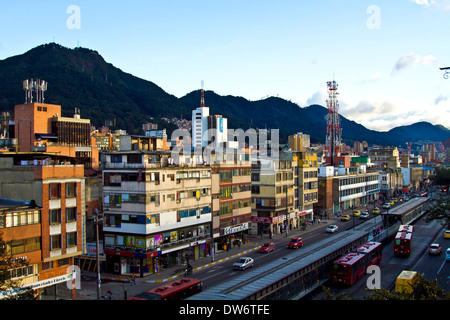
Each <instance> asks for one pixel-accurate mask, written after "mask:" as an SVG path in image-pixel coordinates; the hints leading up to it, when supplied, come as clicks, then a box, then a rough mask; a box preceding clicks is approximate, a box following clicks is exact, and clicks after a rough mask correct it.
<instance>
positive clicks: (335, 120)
mask: <svg viewBox="0 0 450 320" xmlns="http://www.w3.org/2000/svg"><path fill="white" fill-rule="evenodd" d="M327 86H328V99H327V108H328V115H327V116H326V119H327V135H326V138H325V157H326V160H327V163H330V164H331V165H332V166H333V165H335V164H336V163H335V158H336V157H340V156H341V153H342V129H341V126H340V119H339V102H338V99H337V95H338V92H337V87H338V85H337V83H336V81H334V80H333V81H328V82H327Z"/></svg>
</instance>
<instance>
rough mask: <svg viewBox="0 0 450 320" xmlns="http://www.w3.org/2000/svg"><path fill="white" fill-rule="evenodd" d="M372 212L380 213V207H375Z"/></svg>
mask: <svg viewBox="0 0 450 320" xmlns="http://www.w3.org/2000/svg"><path fill="white" fill-rule="evenodd" d="M372 213H373V214H379V213H380V208H378V207H375V209H373V211H372Z"/></svg>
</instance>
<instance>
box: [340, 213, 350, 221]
mask: <svg viewBox="0 0 450 320" xmlns="http://www.w3.org/2000/svg"><path fill="white" fill-rule="evenodd" d="M349 220H350V216H349V215H348V214H347V215H345V216H342V217H341V221H349Z"/></svg>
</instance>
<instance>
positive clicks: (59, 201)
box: [0, 152, 85, 299]
mask: <svg viewBox="0 0 450 320" xmlns="http://www.w3.org/2000/svg"><path fill="white" fill-rule="evenodd" d="M62 160H63V159H62V158H61V157H59V156H52V155H49V154H44V153H36V152H32V153H10V154H2V155H1V156H0V197H1V198H9V199H16V200H34V201H35V203H36V204H37V205H38V206H39V207H40V208H41V210H40V231H39V230H37V228H36V227H35V226H33V229H32V230H30V231H29V232H30V234H31V235H35V236H36V237H40V262H37V265H38V266H37V270H36V271H37V273H36V275H35V279H34V280H35V281H34V282H33V286H34V288H36V290H37V292H38V295H39V297H40V298H43V299H44V298H46V297H57V296H60V294H61V292H62V294H66V295H67V292H64V291H67V289H66V288H67V286H66V281H67V280H68V277H69V276H70V271H69V267H70V266H72V265H74V264H75V263H74V258H75V257H77V256H79V255H81V254H82V252H83V251H84V249H85V235H84V234H85V230H84V220H85V200H84V199H85V196H84V192H85V190H84V189H85V178H84V166H83V165H73V164H70V163H69V162H68V160H67V159H64V161H62ZM62 162H63V163H64V164H58V163H62ZM35 229H36V230H35ZM8 231H9V230H8ZM17 232H20V230H19V229H17ZM39 234H40V235H39ZM17 235H18V234H12V236H17ZM28 236H29V235H28V234H27V237H28ZM24 254H28V252H24ZM33 259H34V260H33V261H34V262H35V261H36V259H37V258H36V257H34V258H33ZM47 283H48V284H51V285H48V286H46V285H45V284H47ZM52 283H56V285H55V284H52ZM69 294H70V295H71V297H72V298H74V297H75V287H73V289H72V291H71V292H70V293H69Z"/></svg>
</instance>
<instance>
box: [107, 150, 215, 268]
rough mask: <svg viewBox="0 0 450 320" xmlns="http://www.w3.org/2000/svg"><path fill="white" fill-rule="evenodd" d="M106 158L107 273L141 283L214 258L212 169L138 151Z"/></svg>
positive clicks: (162, 152) (121, 152)
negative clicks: (166, 271) (139, 279)
mask: <svg viewBox="0 0 450 320" xmlns="http://www.w3.org/2000/svg"><path fill="white" fill-rule="evenodd" d="M132 145H133V144H132ZM136 146H139V143H138V144H137V145H136ZM121 150H124V149H122V148H121ZM103 156H104V159H103V160H102V165H103V167H104V169H103V208H104V225H103V232H104V253H105V255H106V265H107V272H113V273H119V274H126V273H132V272H135V273H136V274H139V275H140V276H141V277H142V276H143V275H144V274H152V273H157V272H158V271H159V270H162V269H165V268H170V267H173V266H176V265H181V264H183V263H185V261H186V259H191V260H192V259H197V258H199V257H204V256H206V255H208V254H209V253H210V250H211V248H210V246H211V220H212V219H211V218H212V216H211V168H210V167H209V166H197V165H195V164H194V163H193V162H191V161H185V160H186V159H183V156H182V155H180V159H181V161H180V165H176V164H171V163H172V162H171V161H170V152H164V151H152V150H147V149H146V150H141V149H139V148H138V150H134V149H133V150H130V151H118V152H111V153H105V154H104V155H103ZM188 162H190V164H187V163H188Z"/></svg>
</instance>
